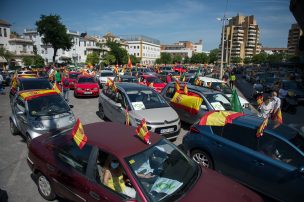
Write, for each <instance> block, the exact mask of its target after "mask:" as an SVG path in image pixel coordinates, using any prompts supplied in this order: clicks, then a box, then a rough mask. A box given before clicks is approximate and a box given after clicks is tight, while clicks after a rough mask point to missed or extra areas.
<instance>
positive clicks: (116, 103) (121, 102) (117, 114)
mask: <svg viewBox="0 0 304 202" xmlns="http://www.w3.org/2000/svg"><path fill="white" fill-rule="evenodd" d="M111 110H112V111H113V120H115V122H118V123H122V124H124V123H125V121H126V118H125V113H126V99H125V96H124V95H123V92H121V91H118V92H117V93H116V94H115V97H114V100H113V104H112V109H111Z"/></svg>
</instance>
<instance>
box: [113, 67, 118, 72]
mask: <svg viewBox="0 0 304 202" xmlns="http://www.w3.org/2000/svg"><path fill="white" fill-rule="evenodd" d="M114 72H115V74H118V67H117V66H115V67H114Z"/></svg>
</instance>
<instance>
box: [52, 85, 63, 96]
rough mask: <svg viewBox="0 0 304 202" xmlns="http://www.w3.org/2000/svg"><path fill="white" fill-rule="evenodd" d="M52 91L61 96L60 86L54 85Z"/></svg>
mask: <svg viewBox="0 0 304 202" xmlns="http://www.w3.org/2000/svg"><path fill="white" fill-rule="evenodd" d="M52 90H54V91H56V92H57V93H59V94H60V93H61V87H60V86H59V84H58V83H55V84H54V85H53V88H52Z"/></svg>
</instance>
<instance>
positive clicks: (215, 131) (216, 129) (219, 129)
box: [211, 126, 224, 136]
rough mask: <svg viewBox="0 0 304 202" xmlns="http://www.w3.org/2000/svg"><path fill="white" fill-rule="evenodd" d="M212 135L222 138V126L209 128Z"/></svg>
mask: <svg viewBox="0 0 304 202" xmlns="http://www.w3.org/2000/svg"><path fill="white" fill-rule="evenodd" d="M211 128H212V131H213V134H215V135H218V136H222V134H223V131H224V127H223V126H211Z"/></svg>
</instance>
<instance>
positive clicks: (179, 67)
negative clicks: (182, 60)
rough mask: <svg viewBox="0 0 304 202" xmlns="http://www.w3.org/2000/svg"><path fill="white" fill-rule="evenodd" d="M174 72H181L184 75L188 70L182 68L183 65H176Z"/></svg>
mask: <svg viewBox="0 0 304 202" xmlns="http://www.w3.org/2000/svg"><path fill="white" fill-rule="evenodd" d="M173 71H175V72H179V73H180V72H181V73H184V72H187V68H186V67H184V66H182V65H176V66H174V67H173Z"/></svg>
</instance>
